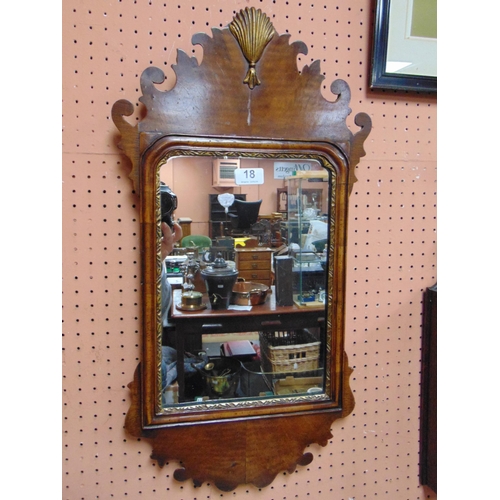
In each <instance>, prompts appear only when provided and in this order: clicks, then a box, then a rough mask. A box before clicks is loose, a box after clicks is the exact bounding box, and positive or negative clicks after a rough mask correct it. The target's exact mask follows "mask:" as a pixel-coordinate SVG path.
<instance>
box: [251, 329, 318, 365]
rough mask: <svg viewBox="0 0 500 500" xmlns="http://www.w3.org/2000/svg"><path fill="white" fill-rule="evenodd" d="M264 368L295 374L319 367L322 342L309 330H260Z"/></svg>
mask: <svg viewBox="0 0 500 500" xmlns="http://www.w3.org/2000/svg"><path fill="white" fill-rule="evenodd" d="M259 341H260V352H261V359H262V369H263V371H264V372H266V373H275V374H278V373H279V374H293V373H299V372H307V371H311V370H316V369H318V367H319V351H320V344H321V343H320V342H319V341H318V340H317V339H316V338H315V337H314V335H312V334H311V333H310V332H309V331H308V330H288V331H270V332H259Z"/></svg>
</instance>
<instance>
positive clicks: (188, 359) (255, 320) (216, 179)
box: [159, 156, 334, 411]
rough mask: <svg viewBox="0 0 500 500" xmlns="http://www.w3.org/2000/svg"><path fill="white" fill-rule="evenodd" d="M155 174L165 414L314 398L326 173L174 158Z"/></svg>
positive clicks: (307, 164)
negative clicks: (211, 406) (157, 182)
mask: <svg viewBox="0 0 500 500" xmlns="http://www.w3.org/2000/svg"><path fill="white" fill-rule="evenodd" d="M159 175H160V183H161V187H160V193H161V194H160V196H161V211H162V222H161V230H162V235H163V238H162V245H161V248H162V259H163V264H162V273H161V294H162V346H161V401H162V407H163V408H164V409H165V411H167V410H168V409H169V408H170V409H171V408H175V407H178V406H179V405H182V406H183V408H189V407H190V406H193V405H199V404H210V403H212V404H217V403H219V402H227V401H231V402H242V403H247V402H252V401H255V400H260V399H266V400H267V399H269V398H275V399H280V398H286V397H296V396H311V397H312V396H320V395H322V394H324V393H325V383H326V382H325V362H326V359H328V356H331V353H328V352H327V343H326V342H325V338H326V332H325V328H326V321H325V317H326V302H327V296H328V293H327V290H328V282H327V280H328V271H327V270H328V265H327V263H328V260H329V258H330V256H329V252H330V251H332V250H331V248H333V242H332V241H331V237H332V236H331V234H332V233H333V231H332V228H331V227H330V221H331V220H332V218H331V216H330V210H331V207H330V204H331V196H330V189H331V185H334V179H333V178H332V179H330V176H332V177H333V176H334V172H331V171H329V170H327V169H326V168H324V167H323V166H322V165H321V164H320V163H319V162H318V161H316V160H315V159H311V160H309V159H306V160H302V159H300V160H290V159H282V158H273V159H256V158H234V157H230V158H224V157H217V158H216V157H211V156H201V157H192V156H182V157H175V158H170V159H168V161H166V162H165V163H163V164H162V165H161V167H160V174H159ZM250 404H251V403H250Z"/></svg>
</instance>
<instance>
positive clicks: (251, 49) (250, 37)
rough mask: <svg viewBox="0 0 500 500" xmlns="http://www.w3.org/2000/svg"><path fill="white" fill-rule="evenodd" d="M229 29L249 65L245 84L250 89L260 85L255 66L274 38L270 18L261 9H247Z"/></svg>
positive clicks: (237, 15)
mask: <svg viewBox="0 0 500 500" xmlns="http://www.w3.org/2000/svg"><path fill="white" fill-rule="evenodd" d="M229 29H230V31H231V33H232V34H233V36H234V37H235V38H236V40H237V41H238V43H239V45H240V48H241V51H242V52H243V55H244V56H245V58H246V60H247V61H248V63H249V68H248V72H247V74H246V77H245V79H244V80H243V83H246V84H247V85H248V86H249V87H250V89H253V88H254V87H255V86H256V85H260V80H259V78H258V77H257V73H256V71H255V65H256V64H257V62H258V61H259V59H260V58H261V56H262V54H263V52H264V49H265V48H266V46H267V44H268V43H269V42H270V41H271V39H272V38H273V36H274V33H275V29H274V26H273V24H272V23H271V20H270V19H269V17H267V16H266V14H264V13H263V12H262V11H261V10H260V9H258V10H256V9H255V8H254V7H251V8H248V7H247V8H245V9H244V10H241V11H240V12H239V13H238V14H236V15H235V16H234V18H233V21H232V22H231V23H230V24H229Z"/></svg>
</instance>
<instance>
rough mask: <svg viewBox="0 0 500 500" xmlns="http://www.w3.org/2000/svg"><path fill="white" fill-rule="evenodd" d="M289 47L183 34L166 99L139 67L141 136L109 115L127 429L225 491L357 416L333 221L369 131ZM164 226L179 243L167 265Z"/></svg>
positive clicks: (244, 28) (259, 482)
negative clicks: (122, 252)
mask: <svg viewBox="0 0 500 500" xmlns="http://www.w3.org/2000/svg"><path fill="white" fill-rule="evenodd" d="M289 38H290V37H289V35H278V34H277V33H276V32H275V30H274V27H273V25H272V23H271V21H270V19H269V18H268V17H267V16H266V15H265V14H264V13H263V12H261V11H260V10H256V9H254V8H247V9H244V10H242V11H240V12H239V13H237V14H236V15H235V16H234V18H233V20H232V21H231V22H230V23H229V25H228V26H227V27H226V28H224V29H216V28H213V29H212V33H211V36H209V35H206V34H198V35H195V36H194V37H193V43H194V44H200V45H201V46H202V47H203V60H202V62H201V63H198V61H197V60H196V58H194V57H193V58H189V57H188V56H187V55H186V54H185V53H184V52H183V51H181V50H179V51H178V56H177V64H176V65H174V66H173V68H174V71H175V75H176V81H175V82H174V83H173V85H172V86H171V88H170V89H169V90H160V89H158V87H157V85H159V84H162V83H163V81H164V80H165V75H164V73H163V72H162V71H161V70H160V69H158V68H154V67H152V68H147V69H146V70H145V71H144V72H143V74H142V76H141V89H142V96H141V98H140V101H141V103H142V104H143V105H144V107H145V108H146V114H145V116H144V117H143V118H142V119H141V120H139V121H138V123H137V124H135V125H132V124H131V123H130V122H129V121H128V120H127V117H129V116H131V115H132V114H133V113H134V106H133V105H132V104H131V103H130V102H128V101H125V100H120V101H117V102H116V103H115V104H114V106H113V110H112V116H113V120H114V123H115V124H116V126H117V128H118V129H119V131H120V135H121V138H120V147H121V148H122V150H123V151H124V153H125V154H126V155H127V156H128V158H129V159H130V162H131V164H132V168H131V171H130V178H131V180H132V183H133V186H134V189H135V191H136V193H138V195H139V200H140V203H139V205H140V220H141V255H142V333H141V338H142V358H141V362H140V364H139V366H138V367H137V370H136V372H135V375H134V380H133V382H131V384H130V386H129V387H130V391H131V407H130V410H129V412H128V414H127V418H126V430H127V432H128V433H130V434H131V435H133V436H137V437H141V438H143V439H146V440H148V441H149V442H150V443H151V445H152V454H151V457H152V458H153V459H155V460H157V461H158V463H159V464H160V465H163V464H164V463H165V462H166V461H169V460H176V461H178V462H180V464H181V467H180V468H179V469H177V470H176V471H175V474H174V477H175V479H177V480H179V481H183V480H186V479H192V480H193V482H194V484H195V485H199V484H202V483H203V482H204V481H213V482H214V484H215V485H216V486H217V487H218V488H220V489H221V490H224V491H229V490H232V489H234V488H235V487H236V486H237V485H239V484H244V483H252V484H255V485H256V486H259V487H261V486H265V485H267V484H269V483H270V482H272V480H273V479H274V477H275V476H276V475H277V474H278V473H280V472H282V471H290V472H291V471H293V470H294V469H295V468H296V466H297V465H306V464H308V463H309V462H310V461H311V460H312V458H313V457H312V455H311V454H310V453H304V450H305V448H306V446H307V445H309V444H311V443H318V444H320V445H322V446H325V445H326V444H327V442H328V439H330V438H331V432H330V427H331V424H332V422H333V421H334V420H335V419H337V418H341V417H344V416H346V415H348V414H349V413H350V412H351V411H352V409H353V407H354V400H353V397H352V392H351V390H350V388H349V376H350V373H351V369H350V368H349V366H348V361H347V357H346V355H345V351H344V342H345V332H344V301H345V273H346V268H345V253H346V245H347V241H346V235H347V226H346V220H347V209H348V197H349V193H350V191H351V189H352V185H353V183H354V182H355V180H356V178H355V175H354V169H355V166H356V165H357V163H358V162H359V159H360V157H361V156H363V155H364V151H363V142H364V141H365V139H366V137H367V135H368V133H369V131H370V128H371V122H370V119H369V117H368V116H367V115H366V114H364V113H359V114H357V115H356V116H355V118H354V124H355V126H357V127H358V131H357V132H356V133H355V134H353V133H352V132H351V131H350V129H349V128H348V127H347V125H346V119H347V117H348V115H349V114H350V113H351V110H350V108H349V101H350V92H349V87H348V85H347V84H346V83H345V82H344V81H342V80H336V81H334V82H333V83H332V84H331V86H330V93H331V99H330V100H328V99H326V98H325V97H324V96H323V95H322V89H321V82H322V80H323V79H324V77H323V75H322V74H321V72H320V67H319V62H317V61H316V62H314V63H312V64H311V65H310V66H304V68H303V69H302V70H300V71H299V69H298V67H297V56H298V55H299V54H305V53H307V48H306V46H305V45H304V44H303V43H302V42H293V43H290V40H289ZM283 194H285V195H286V196H285V197H284V198H283V199H282V203H285V205H286V206H284V207H281V208H282V209H281V210H277V208H279V207H280V205H279V203H280V200H279V199H278V196H282V195H283ZM165 200H166V201H165ZM165 214H167V215H168V216H169V217H171V218H172V219H173V220H174V221H176V222H177V223H179V224H180V226H181V227H182V228H183V233H184V235H183V238H182V240H180V241H179V242H178V243H177V246H176V247H175V248H173V249H172V251H171V252H170V254H169V255H164V254H163V253H162V244H161V241H162V237H163V234H164V233H163V231H164V230H165V226H164V225H162V221H165V220H168V217H167V219H165ZM168 222H169V223H170V220H168ZM200 447H201V448H202V449H203V450H205V451H204V453H203V456H200V453H199V452H198V451H197V450H199V449H200Z"/></svg>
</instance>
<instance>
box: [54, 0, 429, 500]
mask: <svg viewBox="0 0 500 500" xmlns="http://www.w3.org/2000/svg"><path fill="white" fill-rule="evenodd" d="M247 6H255V7H258V8H262V9H263V10H264V12H266V14H268V15H269V16H270V17H271V19H272V21H273V24H274V26H275V27H276V29H277V31H278V32H279V33H285V32H288V33H290V34H291V41H295V40H302V41H303V42H304V43H305V44H306V45H307V47H308V54H307V55H301V56H300V57H298V69H299V70H301V69H302V67H303V66H304V65H305V64H310V63H311V62H312V61H314V60H317V59H319V60H320V61H321V68H322V71H323V73H324V75H325V80H324V82H323V83H324V85H323V93H324V96H325V97H326V98H328V99H333V98H334V96H332V95H331V94H330V92H329V88H330V84H331V83H332V81H333V80H335V79H336V78H342V79H345V80H346V81H347V82H348V83H349V85H350V87H351V94H352V98H351V108H352V109H353V114H352V115H351V116H350V117H349V120H351V122H348V123H349V125H350V126H351V127H354V126H353V125H352V117H353V115H354V114H356V113H358V112H361V111H364V112H367V113H368V114H369V115H370V116H371V118H372V121H373V130H372V133H371V135H370V136H369V137H368V140H367V142H366V143H365V149H366V153H367V155H366V156H365V157H364V158H362V160H361V163H360V165H359V167H358V168H357V171H356V175H357V177H358V182H357V183H356V184H355V185H354V189H353V192H352V195H351V199H350V214H349V242H348V272H347V317H346V329H347V333H346V341H347V342H346V351H347V354H348V357H349V362H350V365H351V366H352V367H353V368H354V373H353V375H352V380H351V387H352V388H353V391H354V395H355V399H356V407H355V409H354V412H353V413H352V414H351V415H350V416H349V417H347V418H345V419H343V420H341V421H337V422H335V424H334V426H333V429H332V431H333V435H334V436H333V438H332V440H331V441H330V443H329V444H328V446H326V447H324V448H321V447H319V446H316V445H315V446H311V447H310V450H309V451H311V452H312V453H313V454H314V456H315V458H314V460H313V462H312V463H311V464H310V465H309V466H307V467H299V468H298V469H297V471H295V472H294V473H292V474H287V473H283V474H280V475H279V476H278V477H277V478H276V480H275V481H274V482H273V484H272V485H271V486H269V487H267V488H264V489H262V490H260V489H258V488H255V487H253V486H240V487H238V488H237V489H236V490H235V491H234V492H231V493H222V492H220V491H219V490H217V489H216V488H215V487H214V486H213V485H211V484H204V485H203V486H201V487H200V488H194V487H193V486H192V484H191V483H178V482H176V481H175V480H174V479H173V471H174V470H175V469H176V468H177V464H176V463H169V464H167V465H165V467H164V468H163V469H160V468H159V467H158V465H157V464H156V463H155V462H153V461H152V460H151V459H150V458H149V454H150V452H151V449H150V446H149V445H148V444H147V443H145V442H142V441H140V440H137V439H134V438H130V437H129V436H127V435H126V434H125V432H124V430H123V424H124V418H125V414H126V412H127V410H128V407H129V392H128V389H127V384H128V383H129V382H130V381H131V380H132V377H133V372H134V370H135V367H136V366H137V363H138V361H139V355H140V350H139V345H140V334H139V330H140V293H139V290H140V248H139V231H140V227H139V214H138V211H137V208H136V205H137V198H136V195H135V194H134V193H133V192H132V184H131V182H130V180H129V179H128V177H127V175H128V168H129V165H128V163H127V159H126V158H125V157H124V156H122V155H121V154H120V152H119V150H118V149H117V147H116V140H117V136H118V133H117V130H116V129H115V127H114V124H113V122H112V120H111V106H112V105H113V103H114V102H115V101H117V100H118V99H122V98H125V99H127V100H129V101H131V102H132V103H138V98H139V96H140V86H139V78H140V75H141V73H142V71H143V70H144V69H145V68H146V67H148V66H150V65H155V66H158V67H161V68H162V69H163V70H164V71H165V73H166V75H167V81H166V82H165V84H164V87H165V88H168V87H171V86H172V85H173V82H174V81H175V74H174V72H173V70H172V69H171V65H172V64H173V63H175V58H176V50H177V49H178V48H181V49H182V50H184V51H185V52H186V53H188V55H191V56H195V57H197V58H198V60H200V59H201V58H202V57H203V54H202V51H201V48H200V47H199V46H192V45H191V37H192V35H193V34H194V33H197V32H200V31H208V32H209V29H210V28H211V27H223V26H225V25H227V24H228V23H229V22H230V21H231V19H232V17H233V15H234V13H235V12H237V11H239V10H240V9H242V8H245V7H247ZM372 25H373V2H371V1H368V0H361V1H358V0H356V1H354V0H352V1H347V2H346V1H342V2H340V1H337V2H335V1H332V2H331V1H328V2H327V1H322V2H313V1H310V2H303V1H297V0H288V1H285V0H275V1H272V0H266V1H260V2H258V1H254V2H247V1H243V0H241V1H237V0H219V1H215V0H212V1H209V0H204V1H201V0H196V1H193V2H189V3H188V2H180V1H178V2H170V1H166V0H164V1H163V2H156V1H154V0H150V1H141V2H139V1H136V2H125V1H118V0H113V1H111V0H110V1H106V2H102V1H100V0H99V1H98V0H87V1H86V2H78V1H76V0H69V1H67V2H64V4H63V36H64V43H63V64H64V67H63V69H64V84H63V99H64V101H63V170H64V171H63V176H64V179H63V180H64V187H63V229H64V236H63V238H64V240H63V243H64V250H63V258H64V262H63V276H64V284H63V349H64V351H63V362H64V364H63V377H64V378H63V405H64V406H63V498H65V499H67V500H74V499H80V498H82V499H90V498H126V497H128V498H156V497H158V498H165V497H166V496H168V498H169V499H172V500H176V499H177V500H180V499H202V498H203V499H210V498H243V497H244V498H259V499H266V500H267V499H269V500H271V499H272V500H278V499H280V500H281V499H284V500H291V499H296V498H299V499H303V498H328V499H334V500H349V499H355V500H359V499H368V500H372V499H374V498H379V497H383V498H388V499H391V500H406V499H408V500H422V499H428V498H431V499H434V498H436V496H435V495H434V494H433V493H432V492H430V491H429V490H427V489H426V488H424V487H422V486H420V485H419V480H418V464H419V427H420V423H419V411H420V400H419V398H420V342H421V341H420V337H421V309H422V294H423V291H424V290H425V288H426V287H428V286H431V285H433V284H434V283H435V282H436V276H437V275H436V268H435V264H436V234H435V231H436V100H435V97H432V96H428V95H425V94H423V95H418V94H408V93H405V92H401V91H400V92H394V91H385V92H384V91H378V92H372V91H370V90H369V87H368V75H369V71H370V57H371V47H370V43H371V32H372ZM139 116H141V107H140V106H139V105H138V106H137V113H136V116H134V117H132V118H131V119H132V120H133V119H134V118H135V119H137V118H138V117H139Z"/></svg>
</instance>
